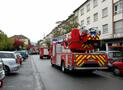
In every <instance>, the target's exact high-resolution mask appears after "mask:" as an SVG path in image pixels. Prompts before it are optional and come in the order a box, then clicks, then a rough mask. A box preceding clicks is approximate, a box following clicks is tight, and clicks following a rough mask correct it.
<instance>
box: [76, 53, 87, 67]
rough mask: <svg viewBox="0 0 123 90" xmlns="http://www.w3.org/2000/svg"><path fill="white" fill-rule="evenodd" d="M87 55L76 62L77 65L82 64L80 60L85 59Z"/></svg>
mask: <svg viewBox="0 0 123 90" xmlns="http://www.w3.org/2000/svg"><path fill="white" fill-rule="evenodd" d="M86 56H87V55H84V56H83V57H82V58H81V59H80V60H79V61H78V62H77V65H79V64H80V63H81V62H82V60H83V59H84V58H85V57H86Z"/></svg>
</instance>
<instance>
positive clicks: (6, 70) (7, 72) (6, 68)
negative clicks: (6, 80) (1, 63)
mask: <svg viewBox="0 0 123 90" xmlns="http://www.w3.org/2000/svg"><path fill="white" fill-rule="evenodd" d="M4 70H5V74H6V75H8V74H9V73H10V70H9V67H8V66H5V68H4Z"/></svg>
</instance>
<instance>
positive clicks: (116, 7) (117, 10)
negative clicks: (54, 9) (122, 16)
mask: <svg viewBox="0 0 123 90" xmlns="http://www.w3.org/2000/svg"><path fill="white" fill-rule="evenodd" d="M121 12H122V2H121V0H120V1H118V2H116V3H115V4H114V14H115V15H116V14H119V13H121Z"/></svg>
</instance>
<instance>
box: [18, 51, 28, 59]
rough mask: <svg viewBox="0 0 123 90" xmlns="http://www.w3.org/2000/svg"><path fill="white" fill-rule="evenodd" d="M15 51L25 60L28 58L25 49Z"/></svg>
mask: <svg viewBox="0 0 123 90" xmlns="http://www.w3.org/2000/svg"><path fill="white" fill-rule="evenodd" d="M16 52H17V53H20V54H21V56H22V58H23V59H24V60H25V59H27V58H28V52H27V51H26V50H21V51H16Z"/></svg>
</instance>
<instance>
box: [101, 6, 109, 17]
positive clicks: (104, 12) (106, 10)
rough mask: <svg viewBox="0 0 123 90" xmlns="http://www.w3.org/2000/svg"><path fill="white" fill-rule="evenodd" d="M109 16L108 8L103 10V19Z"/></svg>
mask: <svg viewBox="0 0 123 90" xmlns="http://www.w3.org/2000/svg"><path fill="white" fill-rule="evenodd" d="M107 16H108V8H107V7H106V8H104V9H103V10H102V17H103V18H104V17H107Z"/></svg>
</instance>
